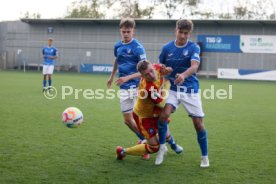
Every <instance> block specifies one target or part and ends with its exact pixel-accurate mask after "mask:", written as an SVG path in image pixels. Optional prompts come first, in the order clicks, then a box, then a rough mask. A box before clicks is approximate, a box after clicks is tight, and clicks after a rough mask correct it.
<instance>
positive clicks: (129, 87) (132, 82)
mask: <svg viewBox="0 0 276 184" xmlns="http://www.w3.org/2000/svg"><path fill="white" fill-rule="evenodd" d="M119 28H120V34H121V41H118V42H117V43H116V44H115V46H114V56H115V61H114V64H113V70H112V73H111V75H110V77H109V79H108V81H107V86H108V88H110V87H111V84H112V82H113V79H114V76H115V74H116V72H117V69H118V72H119V78H118V79H117V80H116V81H115V83H116V84H117V85H118V86H120V108H121V112H122V114H123V117H124V122H125V124H126V125H127V126H128V127H129V128H130V129H131V130H132V131H133V132H134V133H136V135H137V136H138V137H139V139H140V140H141V141H143V140H144V137H143V136H142V135H141V134H140V133H139V131H138V129H137V126H136V124H135V121H134V119H133V116H132V110H133V106H134V103H135V100H136V96H137V86H138V83H139V77H140V74H139V73H138V71H137V69H136V66H137V64H138V63H139V62H140V61H143V60H145V59H146V53H145V49H144V47H143V45H142V44H141V43H140V42H139V41H138V40H136V39H135V38H134V31H135V21H134V19H132V18H123V19H121V21H120V25H119ZM148 156H149V155H145V157H144V158H148Z"/></svg>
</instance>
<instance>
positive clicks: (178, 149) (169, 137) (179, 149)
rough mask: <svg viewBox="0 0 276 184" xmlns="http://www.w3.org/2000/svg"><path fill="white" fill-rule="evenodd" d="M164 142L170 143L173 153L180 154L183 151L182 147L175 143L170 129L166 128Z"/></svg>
mask: <svg viewBox="0 0 276 184" xmlns="http://www.w3.org/2000/svg"><path fill="white" fill-rule="evenodd" d="M166 142H167V143H168V144H169V145H170V147H171V149H172V150H174V151H175V153H177V154H180V153H182V151H183V148H182V147H181V146H180V145H178V144H176V142H175V140H174V138H173V136H172V134H171V132H170V130H169V129H168V131H167V135H166Z"/></svg>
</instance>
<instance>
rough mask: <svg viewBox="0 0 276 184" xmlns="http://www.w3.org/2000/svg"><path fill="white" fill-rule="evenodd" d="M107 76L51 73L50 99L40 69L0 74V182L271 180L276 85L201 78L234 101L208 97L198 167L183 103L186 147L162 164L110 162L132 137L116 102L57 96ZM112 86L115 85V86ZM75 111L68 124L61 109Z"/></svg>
mask: <svg viewBox="0 0 276 184" xmlns="http://www.w3.org/2000/svg"><path fill="white" fill-rule="evenodd" d="M107 78H108V76H107V75H87V74H76V73H55V74H54V75H53V86H55V87H56V88H57V89H58V95H57V97H56V98H55V99H53V100H49V99H46V98H45V97H44V95H43V93H42V75H41V73H35V72H34V73H32V72H27V73H21V72H13V71H0V117H1V128H0V143H1V144H0V183H1V184H6V183H11V184H15V183H26V184H31V183H58V184H63V183H92V184H94V183H121V184H122V183H126V184H129V183H155V184H156V183H162V184H163V183H169V184H173V183H187V184H195V183H197V184H203V183H204V184H216V183H218V184H226V183H229V184H236V183H241V184H266V183H269V184H273V183H276V175H275V173H276V172H275V171H276V170H275V166H276V157H275V153H276V141H275V137H276V83H275V82H254V81H232V80H215V79H212V80H206V79H200V82H201V88H202V89H206V88H210V86H211V85H214V87H215V89H220V88H221V89H226V90H227V89H228V85H232V88H233V89H232V90H233V99H231V100H218V99H215V100H206V99H203V108H204V111H205V114H206V117H205V119H204V121H205V125H206V127H207V130H208V133H209V157H210V164H211V166H210V168H207V169H201V168H199V162H200V152H199V146H198V144H197V141H196V134H195V131H194V128H193V125H192V123H191V120H190V119H189V117H188V116H187V114H186V112H185V110H184V108H183V107H180V109H178V111H177V112H176V113H174V114H173V115H172V117H171V124H170V129H171V131H172V133H173V135H174V137H175V139H176V140H177V142H178V143H179V144H180V145H182V146H183V147H184V149H185V151H184V153H182V154H180V155H176V154H175V153H173V152H172V151H171V150H170V149H169V152H168V154H167V155H166V157H165V160H164V163H163V165H161V166H155V165H154V160H155V155H151V159H150V160H149V161H144V160H141V159H140V157H133V156H128V157H126V159H125V160H124V161H117V160H116V159H115V148H116V146H117V145H122V146H124V147H126V146H132V145H134V144H135V143H136V142H137V138H136V137H135V135H134V134H133V133H132V132H130V130H129V129H128V128H127V127H126V126H125V125H124V123H123V121H122V116H121V114H120V110H119V100H118V99H115V100H108V99H106V100H99V99H90V100H87V99H85V98H83V96H82V93H81V92H80V93H79V99H78V100H75V99H74V98H75V97H74V95H71V96H68V97H66V99H61V94H60V92H61V86H62V85H64V86H72V87H73V88H74V89H93V90H95V89H97V88H103V89H105V88H106V87H105V86H106V85H105V84H106V79H107ZM116 89H117V88H116ZM69 106H76V107H78V108H80V109H81V110H82V112H83V114H84V118H85V121H84V123H83V125H82V126H81V127H79V128H76V129H69V128H67V127H65V126H64V125H63V124H62V123H61V113H62V112H63V110H64V109H65V108H67V107H69Z"/></svg>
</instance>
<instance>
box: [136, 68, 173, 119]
mask: <svg viewBox="0 0 276 184" xmlns="http://www.w3.org/2000/svg"><path fill="white" fill-rule="evenodd" d="M153 67H154V69H155V71H156V74H157V79H156V80H155V81H154V82H148V81H146V80H145V79H144V78H143V77H142V78H141V80H140V83H139V86H138V98H137V101H136V103H135V105H134V109H133V111H134V112H135V113H136V114H137V115H138V116H139V117H141V118H151V117H158V116H159V114H160V112H161V108H162V107H164V105H165V101H166V99H164V96H165V95H166V94H164V93H163V91H164V90H165V89H166V90H167V92H168V90H169V88H170V86H169V81H167V80H165V79H164V77H163V76H162V74H161V71H160V70H161V65H160V64H153ZM161 91H162V93H161Z"/></svg>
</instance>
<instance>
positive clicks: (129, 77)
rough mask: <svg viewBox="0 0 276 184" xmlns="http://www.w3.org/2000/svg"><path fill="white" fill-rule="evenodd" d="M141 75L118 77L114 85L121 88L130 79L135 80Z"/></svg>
mask: <svg viewBox="0 0 276 184" xmlns="http://www.w3.org/2000/svg"><path fill="white" fill-rule="evenodd" d="M140 77H141V74H140V73H139V72H137V73H134V74H131V75H127V76H125V77H120V78H118V79H117V80H116V81H115V83H116V84H117V86H121V85H122V84H123V83H125V82H127V81H129V80H131V79H136V78H140Z"/></svg>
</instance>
